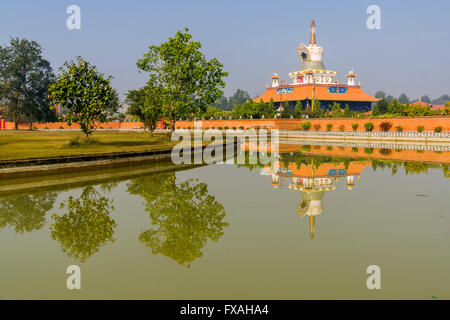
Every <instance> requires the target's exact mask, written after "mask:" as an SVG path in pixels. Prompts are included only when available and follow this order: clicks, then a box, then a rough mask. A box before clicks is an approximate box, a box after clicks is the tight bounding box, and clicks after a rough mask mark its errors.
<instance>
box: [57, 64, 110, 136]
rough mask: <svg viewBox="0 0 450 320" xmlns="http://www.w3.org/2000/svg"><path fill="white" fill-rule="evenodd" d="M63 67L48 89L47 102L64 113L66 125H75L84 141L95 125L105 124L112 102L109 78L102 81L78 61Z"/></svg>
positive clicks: (101, 77) (92, 67)
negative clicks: (65, 111) (62, 108)
mask: <svg viewBox="0 0 450 320" xmlns="http://www.w3.org/2000/svg"><path fill="white" fill-rule="evenodd" d="M64 67H65V68H60V74H59V75H58V77H57V80H56V82H55V83H53V84H51V85H50V87H49V93H50V98H51V100H52V101H53V102H54V103H55V104H60V105H62V106H64V107H66V108H67V109H68V113H67V114H66V122H67V124H68V125H69V126H70V125H71V124H72V123H74V122H75V123H79V124H80V126H81V129H82V130H83V132H84V134H85V135H86V138H87V139H88V138H89V135H90V134H92V133H93V132H94V131H95V130H96V129H97V127H98V126H99V122H104V121H106V118H107V115H108V112H109V110H110V109H109V108H110V106H111V104H112V103H113V101H114V93H113V89H112V88H111V85H110V80H111V77H108V78H105V77H104V76H103V75H102V74H101V73H99V72H98V71H97V69H96V67H95V66H92V65H91V64H90V63H89V62H87V61H84V60H83V59H82V58H81V57H77V58H76V60H75V61H69V62H66V63H64Z"/></svg>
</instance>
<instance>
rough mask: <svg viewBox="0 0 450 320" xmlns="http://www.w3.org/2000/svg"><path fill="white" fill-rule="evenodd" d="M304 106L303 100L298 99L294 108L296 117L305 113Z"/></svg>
mask: <svg viewBox="0 0 450 320" xmlns="http://www.w3.org/2000/svg"><path fill="white" fill-rule="evenodd" d="M303 111H304V110H303V107H302V102H301V101H300V100H298V101H297V103H296V104H295V108H294V117H296V118H301V116H302V115H303Z"/></svg>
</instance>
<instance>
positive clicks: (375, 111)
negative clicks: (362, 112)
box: [372, 104, 380, 116]
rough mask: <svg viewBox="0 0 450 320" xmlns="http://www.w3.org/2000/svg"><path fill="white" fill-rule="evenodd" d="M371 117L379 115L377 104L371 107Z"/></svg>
mask: <svg viewBox="0 0 450 320" xmlns="http://www.w3.org/2000/svg"><path fill="white" fill-rule="evenodd" d="M372 115H373V116H379V115H380V108H379V107H378V104H375V105H374V106H373V109H372Z"/></svg>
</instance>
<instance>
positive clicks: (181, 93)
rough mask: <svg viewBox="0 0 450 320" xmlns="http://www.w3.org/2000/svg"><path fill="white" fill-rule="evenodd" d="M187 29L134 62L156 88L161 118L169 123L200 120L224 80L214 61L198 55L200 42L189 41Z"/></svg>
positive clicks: (220, 90) (216, 61)
mask: <svg viewBox="0 0 450 320" xmlns="http://www.w3.org/2000/svg"><path fill="white" fill-rule="evenodd" d="M188 31H189V29H188V28H185V30H184V31H178V32H177V33H176V35H175V37H174V38H169V39H168V41H167V42H164V43H161V44H160V45H159V46H155V45H152V46H150V47H149V51H148V52H147V53H146V54H144V57H143V58H142V59H140V60H138V62H137V66H138V68H139V69H140V70H142V71H146V72H148V73H149V83H150V84H151V86H152V87H156V88H158V90H160V92H161V94H162V97H163V105H162V107H163V114H164V116H165V117H166V118H168V119H170V121H171V130H174V128H175V121H176V119H178V118H180V117H183V118H186V117H188V116H200V115H201V114H203V113H204V112H205V111H206V107H207V106H208V105H210V104H211V103H213V102H214V101H215V100H216V99H217V98H219V97H220V96H221V95H222V94H223V91H222V88H224V87H225V82H224V81H223V80H222V78H224V77H226V76H228V73H226V72H224V71H223V70H222V69H223V65H222V64H221V63H220V62H219V61H218V60H217V59H215V58H213V59H211V60H207V59H206V57H205V55H204V54H203V53H201V52H200V51H199V49H200V48H201V44H200V42H197V41H192V40H191V38H192V35H191V34H189V33H188Z"/></svg>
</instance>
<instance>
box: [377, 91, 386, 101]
mask: <svg viewBox="0 0 450 320" xmlns="http://www.w3.org/2000/svg"><path fill="white" fill-rule="evenodd" d="M375 98H377V99H384V98H386V93H385V92H384V91H383V90H378V91H377V92H375Z"/></svg>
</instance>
